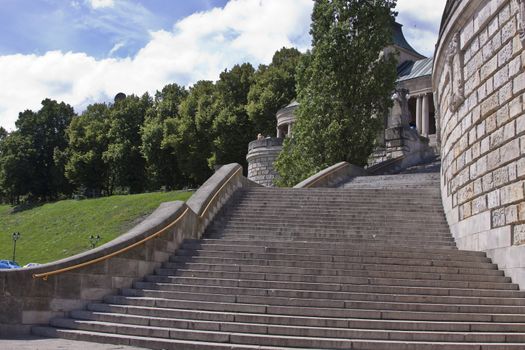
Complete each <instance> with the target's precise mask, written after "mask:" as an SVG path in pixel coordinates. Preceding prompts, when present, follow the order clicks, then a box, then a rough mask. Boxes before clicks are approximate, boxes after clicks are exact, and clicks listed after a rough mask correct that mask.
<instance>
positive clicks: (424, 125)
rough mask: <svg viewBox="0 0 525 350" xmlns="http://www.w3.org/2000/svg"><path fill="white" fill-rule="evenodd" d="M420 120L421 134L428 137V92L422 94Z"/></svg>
mask: <svg viewBox="0 0 525 350" xmlns="http://www.w3.org/2000/svg"><path fill="white" fill-rule="evenodd" d="M421 109H422V111H421V112H422V113H421V117H422V121H421V135H423V136H425V137H428V124H429V122H430V121H429V117H430V116H429V105H428V94H425V95H424V96H423V106H422V107H421Z"/></svg>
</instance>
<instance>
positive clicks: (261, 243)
mask: <svg viewBox="0 0 525 350" xmlns="http://www.w3.org/2000/svg"><path fill="white" fill-rule="evenodd" d="M384 236H386V237H388V235H384ZM351 237H355V238H360V237H362V238H368V237H370V236H369V235H354V236H351ZM404 237H406V238H407V239H408V238H410V237H409V236H404ZM262 238H263V237H260V238H259V239H256V240H243V239H237V238H230V239H226V238H210V237H204V238H202V239H186V240H184V244H194V245H207V244H223V245H246V246H257V247H283V248H284V247H290V248H304V249H318V248H320V249H337V248H338V249H343V250H345V249H353V248H354V245H353V244H351V243H334V242H323V243H322V244H321V243H319V242H309V241H283V240H270V239H268V238H266V237H264V239H262ZM375 238H376V241H378V242H376V244H377V245H378V246H379V245H380V242H379V240H380V239H382V238H383V236H379V235H376V236H375ZM428 238H431V237H428ZM439 238H440V240H443V241H447V238H448V239H449V240H451V241H453V239H452V237H445V236H444V237H439ZM467 254H468V253H467Z"/></svg>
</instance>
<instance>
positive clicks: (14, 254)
mask: <svg viewBox="0 0 525 350" xmlns="http://www.w3.org/2000/svg"><path fill="white" fill-rule="evenodd" d="M12 238H13V262H15V261H16V260H15V258H16V241H18V239H19V238H20V232H13V235H12Z"/></svg>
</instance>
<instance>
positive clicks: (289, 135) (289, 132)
mask: <svg viewBox="0 0 525 350" xmlns="http://www.w3.org/2000/svg"><path fill="white" fill-rule="evenodd" d="M292 125H293V123H290V124H288V137H291V136H292Z"/></svg>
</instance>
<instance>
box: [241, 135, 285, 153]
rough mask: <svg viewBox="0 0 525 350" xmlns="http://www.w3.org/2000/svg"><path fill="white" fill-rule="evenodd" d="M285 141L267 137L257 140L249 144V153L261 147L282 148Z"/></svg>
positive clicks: (279, 138)
mask: <svg viewBox="0 0 525 350" xmlns="http://www.w3.org/2000/svg"><path fill="white" fill-rule="evenodd" d="M283 141H284V139H283V138H281V137H266V138H264V139H262V140H255V141H252V142H250V143H249V144H248V152H250V151H251V150H253V149H255V148H261V147H281V146H282V145H283Z"/></svg>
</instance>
